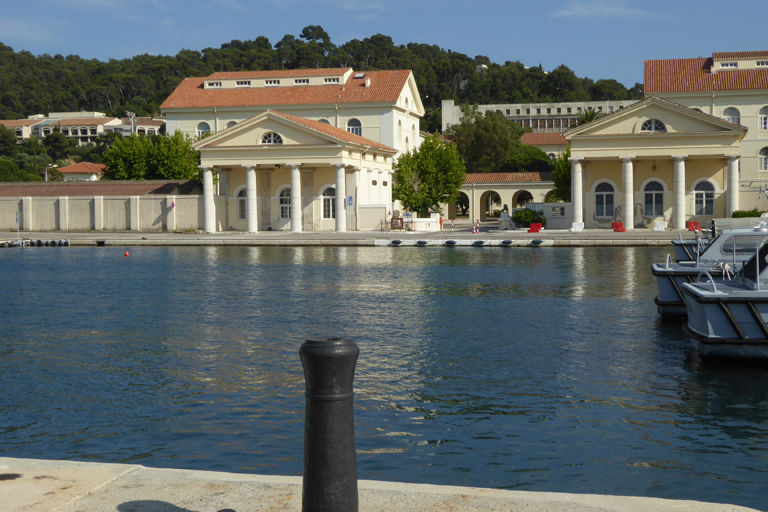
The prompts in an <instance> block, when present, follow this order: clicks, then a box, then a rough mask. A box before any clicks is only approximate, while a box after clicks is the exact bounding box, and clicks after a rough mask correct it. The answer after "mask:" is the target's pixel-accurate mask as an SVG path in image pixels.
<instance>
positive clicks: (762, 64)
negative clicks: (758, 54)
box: [757, 60, 768, 68]
mask: <svg viewBox="0 0 768 512" xmlns="http://www.w3.org/2000/svg"><path fill="white" fill-rule="evenodd" d="M757 67H759V68H768V60H759V61H757Z"/></svg>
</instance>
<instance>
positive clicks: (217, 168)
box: [160, 68, 424, 232]
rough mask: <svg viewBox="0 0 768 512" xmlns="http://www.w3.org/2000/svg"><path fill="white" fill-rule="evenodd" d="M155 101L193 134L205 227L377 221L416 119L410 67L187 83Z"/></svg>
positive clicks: (364, 225)
mask: <svg viewBox="0 0 768 512" xmlns="http://www.w3.org/2000/svg"><path fill="white" fill-rule="evenodd" d="M160 108H161V111H162V112H163V113H164V115H165V118H166V123H167V124H166V129H167V131H168V133H174V132H175V131H177V130H178V131H180V132H182V133H184V134H187V135H189V136H192V137H201V139H200V140H198V142H196V143H195V148H196V149H198V150H199V151H200V153H201V160H202V164H201V165H202V167H203V172H204V180H203V185H204V194H203V196H204V201H205V205H206V206H205V231H207V232H214V231H219V230H243V231H248V232H256V231H263V230H290V231H292V232H300V231H323V230H330V231H347V230H357V229H374V228H378V227H379V226H380V225H381V222H382V221H385V220H386V219H387V217H388V216H391V214H392V210H393V203H392V163H393V160H394V159H395V158H397V155H398V154H400V153H402V152H408V151H411V150H412V149H414V148H417V147H418V146H419V145H420V144H421V141H422V134H421V132H420V131H419V121H420V119H421V117H422V116H423V115H424V107H423V105H422V103H421V98H420V97H419V92H418V89H417V87H416V82H415V80H414V78H413V73H412V72H411V71H410V70H397V71H368V72H364V73H363V72H359V73H356V72H354V71H353V70H352V69H351V68H340V69H312V70H283V71H248V72H236V73H214V74H213V75H210V76H208V77H197V78H188V79H186V80H184V81H183V82H182V83H181V84H180V85H179V87H178V88H177V89H176V90H175V91H174V92H173V93H172V94H171V96H170V97H169V98H168V99H167V100H166V101H165V102H164V103H163V105H161V107H160ZM214 174H215V175H217V176H218V186H217V187H214V181H215V180H214Z"/></svg>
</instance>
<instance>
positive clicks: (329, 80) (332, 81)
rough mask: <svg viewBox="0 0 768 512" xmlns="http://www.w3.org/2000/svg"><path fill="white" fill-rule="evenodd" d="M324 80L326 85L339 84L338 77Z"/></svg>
mask: <svg viewBox="0 0 768 512" xmlns="http://www.w3.org/2000/svg"><path fill="white" fill-rule="evenodd" d="M324 80H325V83H327V84H337V83H339V77H335V78H325V79H324Z"/></svg>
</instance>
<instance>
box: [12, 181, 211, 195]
mask: <svg viewBox="0 0 768 512" xmlns="http://www.w3.org/2000/svg"><path fill="white" fill-rule="evenodd" d="M198 183H199V182H197V181H195V180H177V181H150V180H147V181H49V182H44V181H43V182H17V183H0V197H59V196H62V197H63V196H70V197H90V196H143V195H147V194H162V195H176V194H182V193H189V192H180V189H182V190H184V189H186V190H189V189H190V188H191V189H194V188H195V185H197V184H198Z"/></svg>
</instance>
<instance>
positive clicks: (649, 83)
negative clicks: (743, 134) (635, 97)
mask: <svg viewBox="0 0 768 512" xmlns="http://www.w3.org/2000/svg"><path fill="white" fill-rule="evenodd" d="M721 55H722V54H721ZM711 69H712V59H706V58H697V59H672V60H647V61H645V73H644V74H645V77H644V91H645V93H646V94H653V93H657V92H694V91H733V90H739V89H768V68H764V69H732V70H725V71H718V72H716V73H712V72H710V70H711Z"/></svg>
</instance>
